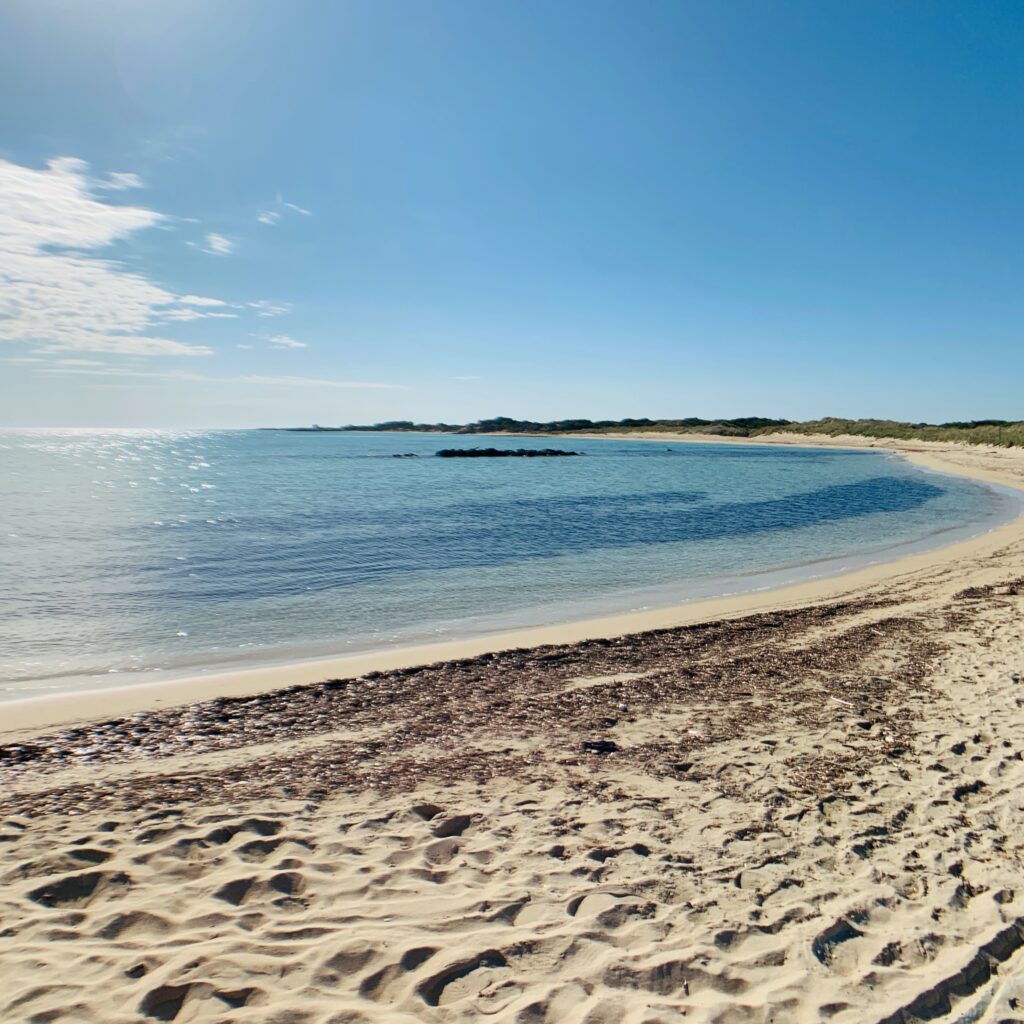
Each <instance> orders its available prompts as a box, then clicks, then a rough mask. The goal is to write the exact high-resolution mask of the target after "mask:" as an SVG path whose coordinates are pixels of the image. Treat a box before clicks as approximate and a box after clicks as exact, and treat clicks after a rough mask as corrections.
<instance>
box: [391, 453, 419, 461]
mask: <svg viewBox="0 0 1024 1024" xmlns="http://www.w3.org/2000/svg"><path fill="white" fill-rule="evenodd" d="M391 458H393V459H418V458H419V456H418V455H417V454H416V453H415V452H404V453H402V452H395V454H394V455H392V456H391Z"/></svg>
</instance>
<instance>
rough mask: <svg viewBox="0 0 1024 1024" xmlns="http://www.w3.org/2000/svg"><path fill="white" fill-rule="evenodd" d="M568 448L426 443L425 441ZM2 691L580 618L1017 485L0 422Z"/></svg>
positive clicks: (798, 459) (56, 687)
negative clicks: (461, 454)
mask: <svg viewBox="0 0 1024 1024" xmlns="http://www.w3.org/2000/svg"><path fill="white" fill-rule="evenodd" d="M480 446H489V447H499V448H523V447H536V448H549V447H558V448H564V449H567V450H573V451H578V452H582V453H583V457H582V458H529V459H526V458H500V459H493V458H474V459H458V458H456V459H445V458H438V457H437V456H436V453H437V451H438V450H439V449H441V448H455V447H459V448H471V447H480ZM0 487H2V492H0V582H2V586H0V701H2V700H11V699H18V698H24V697H31V696H41V695H46V694H52V693H59V692H63V691H70V690H81V689H99V688H107V687H113V686H126V685H131V684H133V683H140V682H150V681H154V680H160V679H173V678H176V677H186V676H197V675H203V674H207V673H215V672H222V671H227V670H232V669H237V668H246V667H255V666H259V665H265V664H272V663H287V662H290V661H299V660H302V659H307V658H321V657H328V656H332V655H342V654H350V653H357V652H363V651H372V650H378V649H384V648H389V647H395V646H405V645H412V644H420V643H424V642H429V641H437V640H445V639H457V638H467V637H473V636H478V635H483V634H490V633H498V632H501V631H503V630H508V629H513V628H520V627H526V626H536V625H545V624H552V623H559V622H569V621H576V620H584V619H587V618H590V617H594V616H599V615H608V614H613V613H617V612H629V611H636V610H641V609H652V608H659V607H667V606H670V605H674V604H678V603H682V602H688V601H694V600H699V599H702V598H709V597H715V596H723V595H729V594H740V593H745V592H750V591H757V590H764V589H768V588H771V587H777V586H780V585H783V584H785V583H790V582H794V581H798V580H806V579H810V578H814V577H818V576H827V575H831V574H836V573H839V572H843V571H847V570H851V569H855V568H858V567H860V566H864V565H868V564H871V563H876V562H882V561H886V560H889V559H894V558H898V557H900V556H902V555H906V554H910V553H913V552H917V551H921V550H925V549H927V548H932V547H938V546H941V545H945V544H949V543H953V542H955V541H957V540H961V539H965V538H967V537H971V536H974V535H977V534H979V533H982V532H984V531H987V530H991V529H992V528H994V527H995V526H997V525H999V524H1001V523H1003V522H1006V521H1008V520H1009V519H1011V518H1013V517H1014V516H1016V515H1018V514H1019V513H1020V511H1021V505H1020V499H1019V496H1017V495H1016V494H1015V493H1014V492H1010V491H1006V490H1002V489H999V488H996V487H992V486H987V485H983V484H979V483H975V482H973V481H969V480H965V479H962V478H955V477H950V476H945V475H940V474H936V473H932V472H928V471H925V470H922V469H920V468H917V467H915V466H913V465H911V464H910V463H908V462H906V461H905V460H903V459H902V458H899V457H897V456H894V455H892V454H890V453H886V452H873V451H851V450H824V449H815V448H804V447H755V446H747V445H739V444H735V445H733V444H707V445H705V444H686V443H678V442H675V443H673V442H657V441H631V440H619V439H601V440H584V439H577V438H571V439H561V438H559V439H552V438H523V437H486V438H483V437H474V436H471V435H470V436H467V435H438V434H408V433H374V432H366V433H349V432H290V431H277V430H226V431H163V430H131V431H125V430H7V431H0Z"/></svg>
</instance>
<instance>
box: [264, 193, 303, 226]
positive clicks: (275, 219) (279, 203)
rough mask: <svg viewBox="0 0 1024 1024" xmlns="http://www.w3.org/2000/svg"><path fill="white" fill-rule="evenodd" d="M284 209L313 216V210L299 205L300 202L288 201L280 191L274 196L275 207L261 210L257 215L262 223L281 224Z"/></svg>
mask: <svg viewBox="0 0 1024 1024" xmlns="http://www.w3.org/2000/svg"><path fill="white" fill-rule="evenodd" d="M284 210H291V211H292V212H293V213H298V214H301V215H302V216H303V217H312V216H313V211H312V210H307V209H306V208H305V207H304V206H299V204H298V203H289V202H286V201H285V200H284V199H283V198H282V197H281V194H280V192H279V193H278V194H277V196H276V197H275V198H274V206H273V208H271V209H266V210H260V212H259V213H258V214H257V215H256V219H257V220H258V221H259V222H260V223H261V224H279V223H280V222H281V216H282V211H284Z"/></svg>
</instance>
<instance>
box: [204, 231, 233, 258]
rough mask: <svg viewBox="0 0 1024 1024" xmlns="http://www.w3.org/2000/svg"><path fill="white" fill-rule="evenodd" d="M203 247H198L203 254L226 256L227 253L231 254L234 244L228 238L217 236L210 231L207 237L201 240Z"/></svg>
mask: <svg viewBox="0 0 1024 1024" xmlns="http://www.w3.org/2000/svg"><path fill="white" fill-rule="evenodd" d="M203 242H204V243H205V244H204V245H202V246H200V248H201V249H202V250H203V252H208V253H210V255H211V256H227V254H228V253H229V252H233V251H234V248H235V243H234V242H233V241H232V240H231V239H230V238H225V236H224V235H218V234H217V232H216V231H211V232H210V233H209V234H208V235H206V236H205V237H204V238H203Z"/></svg>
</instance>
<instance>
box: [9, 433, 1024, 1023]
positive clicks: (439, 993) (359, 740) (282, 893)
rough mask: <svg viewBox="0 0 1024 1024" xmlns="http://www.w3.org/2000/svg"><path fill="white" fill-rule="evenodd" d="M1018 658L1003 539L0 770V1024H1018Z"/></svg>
mask: <svg viewBox="0 0 1024 1024" xmlns="http://www.w3.org/2000/svg"><path fill="white" fill-rule="evenodd" d="M988 457H989V456H987V455H983V454H975V453H967V455H966V456H964V455H962V454H961V453H956V455H955V458H956V459H958V460H964V459H966V460H967V464H968V465H970V461H971V459H978V460H981V459H983V458H988ZM1014 457H1015V458H1016V456H1014ZM993 458H995V459H998V460H999V463H998V465H999V466H1000V471H1001V472H1008V473H1009V474H1010V476H1011V477H1012V476H1013V474H1014V473H1017V472H1022V471H1024V460H1018V461H1015V462H1009V463H1008V462H1007V460H1006V459H1005V458H1004V457H1003V455H1002V454H1001V453H997V454H996V455H994V456H993ZM1007 464H1009V466H1010V468H1009V469H1008V470H1006V469H1005V467H1006V466H1007ZM1018 467H1019V468H1018ZM1022 478H1024V472H1022ZM1022 641H1024V542H1022V540H1021V538H1020V536H1019V535H1018V536H1017V537H1016V538H1011V539H1010V540H1009V541H1008V542H1007V544H1006V545H1005V546H1004V547H1002V548H1000V549H997V550H987V551H982V550H981V549H979V550H978V551H977V552H975V553H974V554H972V555H969V556H964V557H961V558H958V559H955V560H947V562H945V563H944V564H942V565H938V564H932V565H930V566H929V567H928V568H926V569H920V570H918V571H916V572H911V573H907V574H904V575H903V576H901V577H898V578H895V579H889V580H887V581H885V582H884V583H881V582H880V583H878V584H876V585H875V586H873V587H868V588H862V589H861V590H859V591H858V592H857V593H856V594H852V595H848V596H847V597H845V598H844V599H842V600H832V601H827V602H824V603H819V604H812V605H808V606H805V607H799V608H788V609H783V610H779V611H777V612H765V613H761V614H757V615H750V616H746V617H740V618H734V619H729V620H719V621H715V622H711V623H704V624H695V625H692V626H684V627H678V628H672V629H665V630H660V631H657V632H653V633H644V634H637V635H634V636H630V637H626V638H623V639H621V640H594V641H590V642H585V643H574V644H567V645H563V646H548V647H544V648H539V649H533V650H514V651H510V652H506V653H502V654H497V655H489V656H487V655H485V656H482V657H477V658H462V659H457V660H453V661H447V662H444V663H441V664H437V665H433V666H428V667H424V668H420V669H398V670H394V671H381V672H371V673H368V674H365V675H364V676H363V677H362V678H359V679H353V680H348V681H338V682H333V683H326V684H322V685H319V686H316V685H314V686H310V687H297V688H294V689H290V690H285V691H274V692H270V693H262V694H252V695H248V696H238V697H234V698H230V699H222V700H219V701H205V702H200V703H193V704H191V705H185V706H180V707H173V708H166V709H164V710H158V711H143V712H137V713H134V714H131V715H125V716H114V717H111V718H108V719H106V720H104V721H100V722H93V723H82V724H79V725H77V726H75V727H73V728H66V727H65V728H62V729H61V730H60V731H56V732H53V733H51V734H49V735H47V736H44V737H40V736H38V735H37V734H35V733H33V734H31V735H30V734H29V733H26V734H25V737H24V738H19V737H17V736H10V735H9V736H8V738H7V740H6V745H5V746H3V747H2V748H0V771H2V777H3V779H4V783H5V793H6V796H5V798H4V800H3V808H2V813H0V849H2V850H3V860H2V865H3V866H2V870H0V880H2V888H0V971H2V978H3V984H2V985H0V1020H3V1021H26V1022H43V1021H63V1020H67V1021H83V1022H102V1024H120V1022H129V1021H132V1022H139V1021H175V1022H178V1024H185V1022H190V1021H214V1020H216V1021H238V1022H243V1021H246V1022H248V1021H252V1022H263V1024H271V1022H277V1024H285V1022H289V1024H306V1022H308V1024H328V1022H333V1024H342V1022H346V1024H348V1022H352V1024H355V1022H392V1021H393V1022H420V1021H423V1022H432V1021H436V1022H455V1021H480V1020H494V1021H500V1022H507V1024H513V1022H514V1024H534V1022H537V1024H539V1022H547V1024H556V1022H557V1024H563V1022H565V1024H612V1022H622V1024H655V1022H666V1024H667V1022H670V1021H678V1020H687V1021H702V1022H712V1021H714V1022H723V1024H724V1022H741V1021H742V1022H765V1024H767V1022H773V1024H779V1022H789V1021H793V1022H811V1021H821V1020H830V1021H837V1022H841V1024H854V1022H856V1024H864V1022H867V1024H876V1022H877V1024H882V1022H890V1021H891V1022H902V1021H917V1020H930V1021H959V1020H963V1021H966V1020H978V1021H990V1022H997V1021H1013V1020H1022V1021H1024V980H1020V981H1018V978H1020V977H1021V966H1022V963H1024V953H1022V952H1021V947H1022V946H1024V884H1022V878H1024V863H1022V859H1024V760H1022V755H1024V642H1022Z"/></svg>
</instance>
